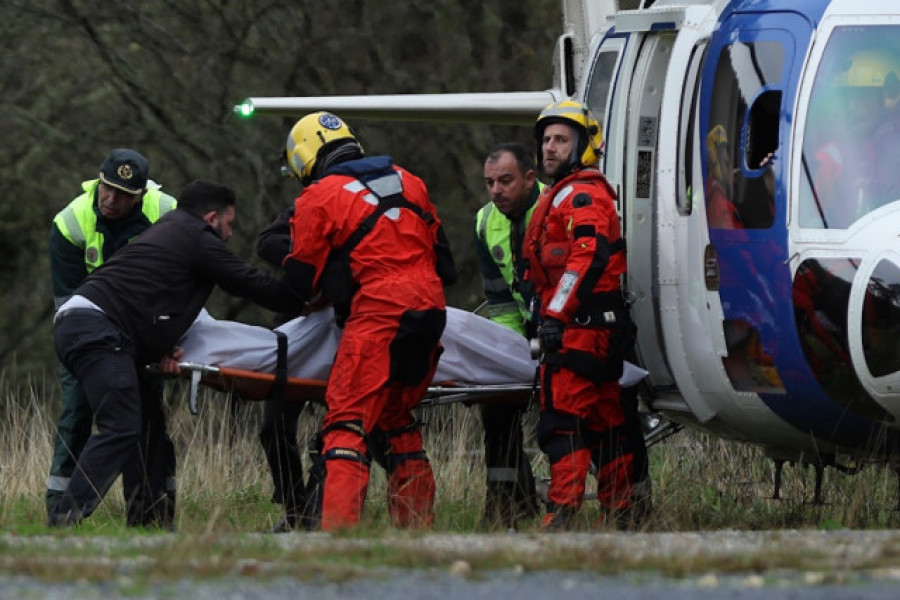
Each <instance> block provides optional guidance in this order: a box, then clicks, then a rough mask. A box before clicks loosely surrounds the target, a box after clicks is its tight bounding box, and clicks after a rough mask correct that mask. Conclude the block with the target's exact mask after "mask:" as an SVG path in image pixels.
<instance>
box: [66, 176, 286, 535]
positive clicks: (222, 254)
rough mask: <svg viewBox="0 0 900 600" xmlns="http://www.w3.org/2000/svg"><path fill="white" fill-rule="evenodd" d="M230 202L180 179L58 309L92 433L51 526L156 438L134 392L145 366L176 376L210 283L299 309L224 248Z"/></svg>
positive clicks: (155, 405) (146, 405) (153, 404)
mask: <svg viewBox="0 0 900 600" xmlns="http://www.w3.org/2000/svg"><path fill="white" fill-rule="evenodd" d="M234 205H235V196H234V192H233V191H232V190H230V189H229V188H227V187H225V186H221V185H218V184H214V183H208V182H204V181H195V182H193V183H191V184H189V185H188V186H187V187H186V188H185V189H184V190H182V192H181V194H180V197H179V200H178V208H177V209H176V210H174V211H172V212H170V213H168V214H166V215H165V216H164V217H162V218H160V219H159V221H157V223H156V224H154V225H153V226H152V227H150V228H149V229H148V230H147V231H146V232H144V233H143V234H141V235H140V236H139V237H138V238H137V239H136V240H134V241H133V242H132V243H131V244H129V245H128V246H126V247H125V248H123V249H122V250H120V251H119V252H117V253H116V254H115V255H114V256H113V257H112V258H111V259H110V260H109V261H108V262H106V263H105V264H104V266H103V267H101V268H99V269H97V270H96V271H95V272H94V273H92V274H91V275H90V276H89V277H88V278H87V279H86V280H85V282H84V283H83V284H82V285H81V286H80V287H79V288H78V289H77V290H76V291H75V293H74V294H73V295H72V298H71V299H69V301H68V302H66V303H65V304H63V305H62V306H61V307H60V309H59V311H58V312H57V315H56V329H55V341H56V353H57V356H58V357H59V360H60V362H61V363H62V364H63V365H65V366H66V368H68V369H69V370H70V371H71V372H72V373H73V374H74V375H75V376H76V377H77V378H78V379H79V381H81V383H82V385H84V389H85V392H86V394H87V398H88V402H89V403H90V405H91V409H92V410H93V411H94V417H95V419H96V425H97V433H95V434H93V435H91V437H90V439H89V440H88V443H87V445H86V446H85V448H84V450H83V452H82V454H81V456H80V457H79V459H78V465H77V467H76V470H75V473H74V474H73V476H72V479H71V481H70V482H69V485H68V487H67V488H66V492H65V495H64V496H63V498H62V499H61V500H60V502H59V503H58V504H57V505H56V507H55V508H54V510H53V511H52V512H51V513H50V520H49V521H50V525H51V526H64V525H74V524H77V523H79V522H80V521H81V520H82V519H84V518H86V517H88V516H90V515H91V514H92V513H93V512H94V510H95V509H96V508H97V506H98V505H99V503H100V501H101V500H102V499H103V497H104V496H105V495H106V492H107V491H108V490H109V488H110V486H111V485H112V484H113V482H114V481H115V479H116V477H118V476H119V474H120V473H122V472H124V471H125V470H126V469H131V468H135V467H136V465H139V464H140V463H141V461H142V460H144V457H143V455H144V452H145V451H147V449H148V448H149V449H152V448H154V447H155V445H156V444H159V443H161V441H162V439H164V437H165V429H166V423H165V415H164V413H163V409H162V406H160V404H159V401H158V400H157V399H156V398H154V397H152V396H149V395H147V394H145V393H142V390H143V389H144V386H142V379H143V378H145V377H146V376H147V375H146V370H145V365H148V364H152V363H159V365H160V368H161V370H162V371H163V372H166V373H177V372H178V365H177V361H178V360H179V359H180V357H181V354H182V352H181V351H180V349H177V348H176V347H175V344H176V343H177V341H178V340H179V338H181V336H182V335H183V334H184V333H185V331H187V329H188V327H189V326H190V325H191V323H192V322H193V321H194V319H195V318H196V317H197V315H198V314H199V312H200V310H201V309H202V308H203V305H204V304H205V303H206V300H207V298H208V297H209V295H210V293H211V292H212V290H213V288H214V287H215V286H216V285H218V286H219V287H221V288H222V289H223V290H225V291H226V292H228V293H230V294H234V295H236V296H241V297H245V298H248V299H250V300H252V301H254V302H257V303H258V304H260V305H262V306H265V307H266V308H269V309H271V310H275V311H285V312H289V311H294V310H298V309H299V304H298V301H297V300H296V299H295V298H294V297H293V296H292V295H291V293H290V292H289V290H288V288H287V287H286V286H285V285H283V283H282V282H281V281H279V280H276V279H274V278H272V277H271V276H269V275H268V274H266V273H264V272H262V271H260V270H258V269H255V268H253V267H252V266H250V265H248V264H247V263H245V262H244V261H242V260H240V259H238V258H237V257H235V256H234V255H233V254H232V253H231V252H229V251H228V250H227V248H226V247H225V243H224V242H225V240H227V239H228V238H229V237H231V227H232V223H233V221H234V217H235V210H234ZM138 441H140V442H141V443H140V445H139V444H138ZM149 453H150V454H152V452H149ZM127 493H128V492H127V491H126V494H127ZM164 502H165V498H160V503H164Z"/></svg>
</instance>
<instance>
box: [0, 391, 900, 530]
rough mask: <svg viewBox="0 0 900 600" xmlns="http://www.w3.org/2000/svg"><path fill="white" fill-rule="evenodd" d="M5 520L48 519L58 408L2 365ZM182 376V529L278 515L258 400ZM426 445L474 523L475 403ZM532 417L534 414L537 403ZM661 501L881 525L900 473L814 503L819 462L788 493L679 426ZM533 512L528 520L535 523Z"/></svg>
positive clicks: (438, 418)
mask: <svg viewBox="0 0 900 600" xmlns="http://www.w3.org/2000/svg"><path fill="white" fill-rule="evenodd" d="M0 390H3V391H2V392H0V394H2V398H0V402H2V404H0V406H2V408H0V411H2V413H3V419H2V425H0V498H2V503H0V527H2V528H3V529H5V530H16V531H21V532H29V531H41V530H43V527H44V522H45V514H44V503H43V495H44V489H45V485H46V477H47V471H48V468H49V461H50V448H51V439H52V438H51V435H52V432H53V427H54V424H55V419H56V416H57V413H58V410H59V392H58V389H57V387H56V382H55V380H54V379H53V378H52V377H48V378H47V379H46V381H43V380H30V381H27V382H24V383H21V384H19V383H16V381H15V380H13V379H12V378H10V377H8V376H7V375H2V374H0ZM185 391H186V390H185V385H184V384H183V383H182V382H174V383H173V384H172V385H171V386H170V389H169V393H168V396H169V399H170V400H169V403H170V432H171V434H172V437H173V440H174V441H175V444H176V449H177V453H178V460H179V471H178V485H179V508H178V511H179V528H180V530H181V531H185V532H198V533H203V532H210V533H226V532H232V531H258V530H260V529H262V528H264V527H266V526H268V525H271V524H272V523H273V522H274V521H275V520H277V519H278V518H279V516H280V515H279V507H278V506H277V505H273V504H272V503H271V502H270V499H269V496H270V494H271V486H272V484H271V478H270V475H269V472H268V468H267V466H266V463H265V459H264V456H263V453H262V449H261V447H260V445H259V442H258V441H257V433H258V428H259V417H260V414H261V408H262V407H261V404H259V403H252V402H236V403H234V404H233V405H232V403H231V401H230V399H229V398H228V397H227V396H226V395H224V394H220V393H215V392H210V391H206V390H204V391H202V392H201V414H200V415H199V416H196V417H195V416H193V415H191V414H190V413H189V412H188V410H187V407H186V400H185ZM321 412H322V409H321V407H307V409H306V411H305V412H304V415H303V417H302V427H301V440H300V442H301V445H304V446H305V443H306V441H307V440H308V439H309V437H310V436H311V435H312V433H313V431H314V429H315V426H316V424H317V423H318V421H319V418H320V416H321ZM422 416H423V419H424V420H425V421H426V422H427V425H426V428H425V432H426V445H427V449H428V451H429V454H430V457H431V461H432V465H433V466H434V468H435V472H436V477H437V484H438V503H437V507H436V508H437V512H438V523H437V529H438V530H442V531H473V530H474V529H475V524H476V523H477V521H478V517H479V515H480V511H481V503H482V501H483V494H484V489H483V480H484V468H483V458H482V454H481V453H480V451H479V450H480V447H481V428H480V423H479V417H478V411H477V410H475V409H474V408H467V407H465V406H463V405H459V404H456V405H446V406H441V407H436V408H429V409H425V410H423V413H422ZM527 418H528V420H529V427H528V429H532V427H531V425H533V422H534V418H535V415H534V414H529V415H528V417H527ZM528 444H529V449H530V451H531V453H532V456H533V464H534V467H535V472H536V474H537V476H538V477H544V476H546V473H547V466H546V461H545V459H544V458H543V456H542V455H541V454H540V452H539V451H537V449H536V446H535V443H534V440H533V438H530V439H529V442H528ZM651 470H652V478H653V497H654V507H655V513H654V516H653V519H652V521H651V523H650V524H649V525H648V529H650V530H654V531H682V530H684V531H687V530H709V529H748V530H759V529H780V528H810V527H811V528H824V529H831V528H839V527H851V528H879V527H895V526H896V525H897V521H898V517H897V513H896V512H895V511H893V510H892V509H893V508H894V507H895V505H896V503H897V493H898V487H897V480H896V477H895V476H894V475H893V474H892V473H890V472H889V471H888V470H887V469H884V468H881V467H879V466H871V467H869V468H866V469H864V470H863V471H862V472H861V473H860V474H858V475H855V476H849V475H844V474H841V473H838V472H836V471H834V470H828V471H827V472H826V477H825V485H824V496H825V504H824V505H813V504H812V503H811V501H812V498H813V489H814V482H815V473H814V471H813V470H812V469H810V468H802V467H799V466H793V467H792V466H786V467H785V470H784V475H783V484H782V492H781V497H782V500H780V501H774V500H771V499H769V498H770V497H771V495H772V492H773V489H774V488H773V485H774V484H773V478H774V468H773V465H772V462H771V461H768V460H766V459H765V458H764V457H763V456H762V453H761V452H760V451H759V450H758V449H756V448H754V447H751V446H748V445H745V444H738V443H733V442H726V441H722V440H718V439H714V438H710V437H709V436H706V435H703V434H699V433H695V432H682V433H679V434H678V435H676V436H673V437H671V438H669V439H668V440H666V441H664V442H663V443H661V444H659V445H657V446H656V447H654V448H653V449H652V450H651ZM385 510H386V509H385V501H384V475H383V472H381V470H380V469H379V468H377V467H373V469H372V483H371V486H370V491H369V497H368V503H367V514H366V522H365V525H366V526H367V527H368V528H370V529H371V530H374V531H378V530H383V529H384V528H385V527H386V523H387V521H388V519H387V517H386V514H385ZM123 514H124V508H123V502H122V494H121V489H120V488H119V487H118V485H117V486H116V487H114V488H113V490H112V491H111V492H110V494H109V495H108V496H107V498H106V499H105V500H104V502H103V503H102V504H101V507H100V509H99V510H98V512H97V513H96V514H95V516H93V517H92V518H91V519H89V520H88V524H87V528H88V530H91V531H107V532H120V531H122V530H123V527H122V523H123V520H124V519H123ZM596 517H597V510H596V507H595V506H594V504H593V503H592V502H590V501H588V502H586V503H585V508H584V510H583V511H582V517H581V519H582V520H581V523H580V527H582V528H584V529H589V528H591V526H592V523H593V522H594V521H595V520H596ZM536 527H537V523H531V524H527V525H526V529H529V528H530V529H534V528H536Z"/></svg>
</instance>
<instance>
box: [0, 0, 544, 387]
mask: <svg viewBox="0 0 900 600" xmlns="http://www.w3.org/2000/svg"><path fill="white" fill-rule="evenodd" d="M561 22H562V17H561V14H560V6H559V2H557V1H556V0H516V1H511V0H488V1H482V0H430V1H427V2H426V1H420V0H412V1H409V0H407V1H403V2H400V1H397V0H387V1H385V0H340V1H338V2H321V1H319V2H316V1H312V0H262V1H260V0H147V1H144V2H140V3H138V2H101V1H99V0H84V1H79V0H37V1H24V0H16V1H6V0H0V39H2V40H3V46H4V49H3V59H2V64H0V131H2V132H3V136H2V139H3V141H2V143H0V228H2V229H0V252H2V255H3V257H4V260H2V261H0V289H2V293H3V298H4V302H3V308H4V310H3V311H0V368H2V369H6V370H9V369H10V367H13V366H14V367H15V369H13V370H14V372H15V373H16V376H17V377H22V376H27V375H32V374H35V373H51V372H53V371H54V370H55V366H54V365H55V359H54V357H53V351H52V341H51V340H52V338H51V328H52V323H51V319H52V300H51V294H50V289H49V273H48V268H49V267H48V259H47V237H48V234H49V227H50V222H51V220H52V218H53V216H54V215H55V214H56V212H57V211H58V210H60V209H61V208H62V207H63V206H65V204H66V203H67V202H68V201H69V200H71V199H72V198H74V197H75V196H76V195H78V193H79V191H80V182H81V181H83V180H85V179H91V178H94V177H96V172H97V169H98V167H99V165H100V163H101V162H102V160H103V158H104V157H105V156H106V154H107V153H108V152H109V150H110V149H112V148H115V147H123V146H124V147H132V148H135V149H137V150H139V151H140V152H142V153H144V154H145V155H146V156H147V157H148V158H149V159H150V163H151V177H152V178H153V179H154V180H155V181H157V182H159V183H161V184H162V185H163V188H164V189H165V190H167V191H169V192H170V193H173V194H177V192H178V191H179V190H180V189H181V188H182V187H183V186H184V185H185V184H187V183H188V182H190V181H192V180H194V179H197V178H203V179H209V180H213V181H219V182H222V183H225V184H227V185H229V186H231V187H233V188H234V189H235V190H236V191H237V193H238V223H237V229H236V234H235V237H234V238H233V239H232V241H231V242H229V244H230V245H231V248H232V250H233V251H235V252H236V253H237V254H238V255H240V256H242V257H243V258H245V259H247V260H252V261H256V258H255V256H254V244H255V236H256V234H257V232H258V231H259V230H260V229H262V228H263V227H264V226H265V225H266V224H268V222H269V221H270V220H271V219H272V218H274V216H275V215H276V214H278V212H280V211H281V210H282V209H283V207H285V206H287V204H288V203H289V202H290V201H291V200H292V199H293V198H294V197H295V196H296V194H297V193H298V192H299V186H298V184H297V183H296V182H295V181H293V180H286V179H284V178H282V177H281V175H280V166H281V158H280V155H281V151H282V149H283V141H284V138H285V136H286V134H287V131H288V130H289V129H290V126H291V125H292V124H293V122H294V120H295V118H286V117H285V118H281V117H271V116H259V117H255V118H253V119H250V120H239V119H238V118H237V117H236V116H235V115H234V114H233V112H232V107H233V106H234V104H236V103H238V102H240V101H241V100H243V99H244V98H246V97H248V96H309V95H339V94H380V93H392V94H393V93H417V92H421V93H437V92H480V91H514V90H540V89H546V88H549V87H550V86H551V84H552V55H553V47H554V43H555V37H556V36H557V35H558V33H559V29H560V26H561ZM351 125H352V126H353V127H354V129H355V130H356V131H357V133H358V134H359V136H360V138H361V140H362V141H363V144H364V146H365V147H366V149H367V151H368V152H369V153H370V154H391V155H392V156H394V158H395V160H396V161H397V162H398V163H399V164H402V165H403V166H405V167H406V168H408V169H410V170H411V171H413V172H414V173H416V174H418V175H420V176H421V177H423V178H424V179H425V181H426V183H427V184H428V185H429V188H430V190H431V194H432V199H433V200H434V201H435V203H436V204H437V206H438V209H439V211H440V213H441V217H442V219H443V220H444V222H445V224H446V227H447V230H448V234H449V236H450V238H451V242H452V244H453V247H454V252H455V254H456V256H457V262H458V263H459V267H460V272H461V282H460V283H459V284H457V285H456V286H454V288H452V289H451V290H450V291H449V298H448V300H449V302H450V303H451V304H452V305H454V306H459V307H462V308H468V309H471V308H474V307H475V306H477V305H478V304H479V303H480V300H481V290H480V281H479V277H478V272H477V264H476V263H475V260H474V255H473V251H472V248H471V237H472V235H471V232H470V230H471V227H472V220H473V218H474V214H475V211H476V210H477V209H478V207H479V206H480V205H481V204H482V203H483V202H485V201H486V200H487V197H486V194H485V192H484V189H483V187H482V184H481V165H482V159H483V155H484V153H485V152H486V151H487V150H488V149H489V148H490V147H491V146H492V145H493V144H494V143H496V142H498V141H504V140H508V139H511V140H516V141H521V142H524V143H528V144H530V143H531V132H530V130H529V128H527V127H519V128H503V127H484V126H467V125H455V124H448V125H432V124H428V125H424V124H397V123H392V124H386V123H374V122H352V123H351ZM210 309H211V310H212V312H213V314H214V315H216V316H217V317H220V318H228V319H238V320H243V321H247V322H259V323H267V322H268V319H269V316H268V314H266V313H264V312H263V311H261V309H256V308H254V307H251V306H248V305H247V304H246V303H243V302H240V301H235V300H233V299H230V298H227V297H225V296H224V295H219V294H216V295H214V296H213V298H212V300H211V303H210Z"/></svg>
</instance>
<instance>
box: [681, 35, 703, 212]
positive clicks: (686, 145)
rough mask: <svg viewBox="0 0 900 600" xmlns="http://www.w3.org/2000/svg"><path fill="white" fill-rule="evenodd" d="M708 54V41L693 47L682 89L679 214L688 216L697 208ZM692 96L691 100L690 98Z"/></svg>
mask: <svg viewBox="0 0 900 600" xmlns="http://www.w3.org/2000/svg"><path fill="white" fill-rule="evenodd" d="M705 55H706V44H701V45H699V46H697V47H696V48H694V49H693V51H692V53H691V62H690V66H689V67H688V75H687V80H686V81H685V84H684V89H683V90H682V101H681V106H682V107H687V108H686V109H685V108H682V110H681V122H680V123H679V131H678V139H679V141H680V143H679V149H680V152H681V156H680V157H679V160H678V162H677V164H678V165H679V167H678V172H677V177H678V183H677V188H676V189H677V190H678V199H677V202H678V214H680V215H682V216H688V215H690V214H691V212H693V210H694V197H693V191H692V189H693V188H692V187H691V186H692V182H693V181H694V161H693V156H694V134H695V125H696V122H697V101H698V99H699V97H700V94H699V90H700V77H699V76H698V75H699V73H700V65H701V64H702V63H703V60H702V59H703V57H704V56H705ZM688 98H690V101H688Z"/></svg>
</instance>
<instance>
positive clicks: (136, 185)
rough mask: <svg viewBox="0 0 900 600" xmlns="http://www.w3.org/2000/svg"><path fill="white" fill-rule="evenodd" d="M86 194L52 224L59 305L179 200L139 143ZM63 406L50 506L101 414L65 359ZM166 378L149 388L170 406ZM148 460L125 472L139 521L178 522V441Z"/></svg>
mask: <svg viewBox="0 0 900 600" xmlns="http://www.w3.org/2000/svg"><path fill="white" fill-rule="evenodd" d="M81 187H82V194H81V195H80V196H78V197H77V198H75V199H74V200H72V201H71V202H70V203H69V204H68V205H67V206H66V207H65V208H64V209H62V210H61V211H59V213H58V214H57V215H56V217H55V218H54V219H53V224H52V226H51V228H50V276H51V285H52V288H53V300H54V304H55V306H56V308H59V307H60V306H61V305H62V304H63V303H64V302H65V301H66V300H67V299H68V298H69V296H71V295H72V293H73V292H74V291H75V289H76V288H78V286H79V285H81V283H82V282H83V281H84V279H85V278H86V277H87V276H88V274H89V273H91V272H92V271H94V270H95V269H96V268H98V267H99V266H100V265H102V264H103V263H104V261H105V260H107V259H109V257H110V256H112V254H113V253H114V252H116V251H117V250H118V249H119V248H121V247H123V246H124V245H126V244H127V243H128V242H130V241H131V240H132V239H134V238H135V237H136V236H137V235H138V234H140V233H141V232H143V231H144V230H145V229H147V228H148V227H150V225H151V224H152V223H154V222H156V220H157V219H159V217H160V216H161V215H163V214H165V213H167V212H168V211H170V210H172V209H173V208H175V203H176V201H175V198H173V197H172V196H169V195H168V194H165V193H163V192H162V191H161V190H160V186H159V185H158V184H156V183H154V182H153V181H152V180H149V162H148V161H147V159H146V158H145V157H144V156H143V155H141V154H140V153H138V152H135V151H134V150H130V149H125V148H118V149H115V150H113V151H112V152H111V153H110V154H109V156H107V157H106V160H104V161H103V164H102V165H100V172H99V178H98V179H92V180H90V181H85V182H83V183H82V184H81ZM59 379H60V386H61V388H62V399H63V409H62V414H60V417H59V421H58V423H57V434H56V436H55V437H54V448H53V459H52V463H51V465H50V478H49V480H48V482H47V493H46V504H47V512H48V514H49V513H50V512H52V510H53V507H54V506H55V505H56V503H57V502H58V501H59V500H60V498H61V497H62V495H63V493H64V492H65V490H66V486H67V485H68V483H69V479H70V478H71V477H72V473H73V472H74V470H75V465H76V462H77V460H78V457H79V455H80V454H81V451H82V449H83V448H84V445H85V443H87V440H88V437H90V434H91V426H92V423H93V414H92V412H91V409H90V406H89V404H88V402H87V398H86V396H85V393H84V389H83V388H82V386H81V384H80V383H79V382H78V380H77V379H76V378H75V377H74V376H73V375H72V374H71V373H70V372H69V371H68V370H67V369H66V368H65V367H63V366H62V365H60V369H59ZM163 386H164V381H163V379H162V378H161V377H160V376H155V377H147V378H146V383H145V387H146V389H145V390H142V393H145V394H148V395H149V396H151V397H153V398H155V399H157V400H158V402H156V403H155V404H156V405H158V406H159V407H160V408H161V407H162V392H163ZM141 456H142V457H144V458H145V460H143V461H142V464H141V465H134V469H127V470H126V472H125V473H123V483H124V484H125V490H126V503H127V505H128V516H127V523H128V524H129V525H131V526H148V525H149V526H160V527H171V525H172V519H173V518H174V507H175V472H174V470H175V449H174V447H173V446H172V441H171V440H170V439H169V438H168V437H166V438H165V441H164V444H163V447H161V448H152V449H151V448H145V449H143V451H142V453H141Z"/></svg>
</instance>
